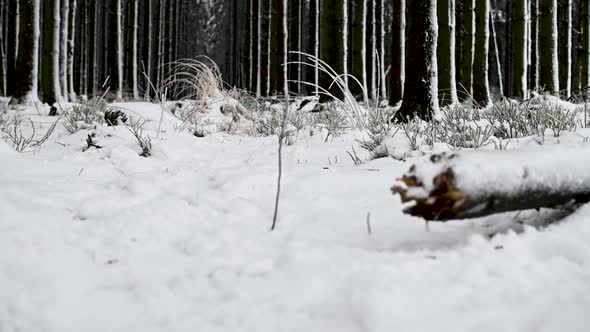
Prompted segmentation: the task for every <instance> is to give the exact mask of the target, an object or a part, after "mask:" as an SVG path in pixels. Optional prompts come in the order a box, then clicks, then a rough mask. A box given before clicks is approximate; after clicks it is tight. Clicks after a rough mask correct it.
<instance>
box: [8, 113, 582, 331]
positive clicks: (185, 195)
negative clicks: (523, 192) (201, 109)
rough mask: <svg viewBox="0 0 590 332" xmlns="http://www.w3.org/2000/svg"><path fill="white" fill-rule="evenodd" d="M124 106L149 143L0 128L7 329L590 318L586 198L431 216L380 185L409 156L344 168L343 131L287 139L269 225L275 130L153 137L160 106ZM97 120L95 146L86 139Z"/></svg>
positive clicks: (529, 327)
mask: <svg viewBox="0 0 590 332" xmlns="http://www.w3.org/2000/svg"><path fill="white" fill-rule="evenodd" d="M117 106H119V107H121V108H123V109H125V110H126V112H127V114H128V115H130V116H133V115H135V116H138V115H141V116H142V117H145V118H148V119H152V120H153V121H151V122H149V123H148V125H147V127H146V133H147V134H149V135H150V137H152V144H153V149H154V151H153V156H152V157H150V158H143V157H140V156H139V155H138V153H139V152H140V151H139V147H137V146H136V145H135V143H134V141H133V138H132V136H131V134H130V133H129V131H128V130H127V129H126V128H124V127H121V126H119V127H106V126H98V127H97V128H96V129H95V130H84V131H80V132H78V133H75V134H68V133H67V132H66V131H65V130H63V129H62V128H59V129H58V130H57V131H56V133H54V136H52V138H51V139H50V140H49V141H48V142H47V143H46V145H45V146H43V147H42V148H41V149H40V150H39V151H38V152H36V153H22V154H18V153H15V152H13V151H11V150H10V149H9V147H8V146H7V145H6V144H5V143H3V142H1V141H0V164H1V165H2V172H1V173H0V183H1V187H2V190H0V331H2V332H4V331H7V332H14V331H60V332H67V331H144V332H149V331H338V332H341V331H344V332H345V331H433V330H436V331H563V330H568V331H586V330H587V327H588V325H589V324H590V316H588V314H587V311H588V308H590V242H588V238H589V237H590V223H588V222H587V219H588V215H590V206H584V207H582V208H581V209H579V210H578V211H577V212H575V213H574V214H573V215H570V216H569V217H566V218H565V219H564V220H563V221H562V222H560V223H556V224H553V225H551V226H548V227H546V228H535V227H532V226H527V225H526V224H525V225H524V226H519V227H520V228H514V227H512V224H513V223H512V220H513V219H514V218H515V215H514V214H503V215H497V216H492V217H488V218H484V219H478V220H475V221H469V222H467V221H460V222H450V223H445V224H429V225H428V227H425V225H424V223H423V222H421V221H420V220H419V219H416V218H412V217H409V216H406V215H403V214H402V212H401V210H402V209H401V208H402V207H401V203H400V201H399V198H398V197H394V196H392V195H391V194H390V192H389V187H390V186H391V185H392V184H393V182H394V181H395V179H396V178H398V177H399V176H401V174H403V173H404V172H406V171H407V169H408V167H409V166H410V164H411V163H413V162H414V161H415V158H414V157H412V160H409V161H408V162H401V161H397V160H393V159H378V160H374V161H370V162H367V163H365V164H363V165H361V166H354V164H353V162H352V160H351V159H350V158H349V157H348V155H347V154H346V151H347V150H350V149H351V146H352V145H354V144H355V139H356V138H358V137H359V134H358V133H355V132H350V133H348V134H345V135H343V136H341V137H337V138H335V139H334V141H333V142H331V143H324V142H323V137H320V136H319V135H314V136H311V137H309V136H307V137H301V138H300V139H299V140H298V141H297V142H296V143H295V144H294V145H290V146H285V147H284V149H283V151H284V153H285V155H284V158H285V159H284V163H283V165H284V167H285V169H284V172H283V175H284V176H283V180H284V182H283V193H282V200H281V205H280V212H279V221H278V229H277V230H276V231H275V232H269V227H270V222H271V217H272V208H273V202H274V195H275V192H274V190H275V184H276V183H275V181H276V174H277V169H276V160H277V155H276V154H277V145H276V136H271V137H245V136H233V135H227V134H223V133H214V134H211V135H208V136H206V137H203V138H196V137H193V136H191V135H189V134H183V133H178V132H176V131H175V130H174V126H175V125H176V124H178V120H177V119H176V118H174V117H172V116H170V115H169V114H168V113H164V114H165V116H164V117H163V120H162V126H161V128H162V133H161V134H160V135H158V136H157V134H156V130H157V128H158V127H159V125H158V121H159V120H160V115H161V113H160V112H161V110H160V109H159V106H158V105H151V104H145V103H135V104H125V103H122V104H117ZM31 112H33V114H36V111H35V110H31ZM35 119H38V120H43V119H44V117H43V116H37V117H36V118H35ZM45 120H47V119H45ZM91 132H95V133H96V134H97V141H98V143H99V144H100V145H101V146H103V148H102V149H94V148H91V149H89V150H87V151H85V152H82V148H83V147H85V146H86V143H85V141H84V140H85V138H86V135H88V134H89V133H91ZM156 136H157V138H156ZM358 150H360V149H358V148H357V151H358ZM359 153H361V151H359ZM364 156H365V155H363V154H362V153H361V157H364ZM368 213H370V221H369V222H370V226H371V234H368V231H367V214H368ZM532 218H535V217H534V214H533V216H532ZM490 225H502V231H501V232H500V233H499V234H497V235H495V236H494V237H492V238H491V239H490V238H489V237H488V236H487V235H488V234H489V233H490V230H492V231H493V232H494V233H496V232H497V231H498V229H496V228H494V227H496V226H490Z"/></svg>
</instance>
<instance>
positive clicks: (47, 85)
mask: <svg viewBox="0 0 590 332" xmlns="http://www.w3.org/2000/svg"><path fill="white" fill-rule="evenodd" d="M59 1H60V0H46V1H45V2H44V5H43V9H44V10H43V50H42V51H43V52H42V54H43V55H42V58H41V59H42V61H43V62H42V67H41V69H42V73H41V86H42V96H43V102H45V103H47V104H49V105H53V104H54V103H55V102H56V101H58V100H59V96H60V91H61V90H60V87H59V78H60V76H59V37H60V34H59V24H60V17H59V14H60V9H61V8H60V4H59Z"/></svg>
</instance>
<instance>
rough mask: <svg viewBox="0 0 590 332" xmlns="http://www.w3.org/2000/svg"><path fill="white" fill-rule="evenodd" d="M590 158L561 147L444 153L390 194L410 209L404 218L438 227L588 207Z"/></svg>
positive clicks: (416, 168) (417, 169)
mask: <svg viewBox="0 0 590 332" xmlns="http://www.w3.org/2000/svg"><path fill="white" fill-rule="evenodd" d="M589 152H590V151H588V148H587V147H572V148H567V149H564V148H563V147H559V148H550V149H548V150H547V149H545V150H529V151H526V150H519V151H471V152H467V153H453V154H446V153H443V154H441V155H433V156H431V157H430V161H431V162H430V163H424V164H420V165H414V166H412V167H411V168H410V170H409V172H408V173H406V174H405V175H403V177H402V178H401V179H399V182H397V183H396V184H394V186H393V187H392V191H393V192H394V194H400V196H401V200H402V202H404V203H406V202H412V203H413V204H412V205H411V206H409V207H407V208H405V209H404V212H405V213H407V214H411V215H413V216H418V217H422V218H424V219H426V220H436V221H446V220H451V219H467V218H478V217H482V216H486V215H490V214H495V213H502V212H508V211H519V210H527V209H538V208H542V207H556V206H560V205H564V204H571V203H572V202H575V203H586V202H588V201H590V173H588V171H587V166H586V165H588V163H589V162H590V157H589V156H590V153H589ZM547 155H551V156H552V158H551V159H550V160H549V162H539V161H540V160H544V161H546V160H547V158H545V157H546V156H547ZM489 160H494V161H495V162H494V163H489V162H487V161H489ZM556 169H567V170H568V171H567V172H556V171H555V170H556Z"/></svg>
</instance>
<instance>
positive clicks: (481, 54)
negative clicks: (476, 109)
mask: <svg viewBox="0 0 590 332" xmlns="http://www.w3.org/2000/svg"><path fill="white" fill-rule="evenodd" d="M489 39H490V1H489V0H476V1H475V44H474V47H475V50H477V52H475V53H474V56H473V101H474V102H475V103H476V104H477V105H479V106H481V107H486V106H487V105H489V104H490V102H491V97H490V85H489V82H488V53H489V47H490V46H489Z"/></svg>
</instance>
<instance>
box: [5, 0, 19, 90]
mask: <svg viewBox="0 0 590 332" xmlns="http://www.w3.org/2000/svg"><path fill="white" fill-rule="evenodd" d="M19 3H20V1H16V0H8V13H7V20H6V21H7V22H6V25H7V29H8V31H6V46H7V48H6V88H7V90H8V95H11V96H12V95H14V84H15V82H16V80H17V78H16V77H15V70H16V59H17V51H18V46H19V45H18V43H19V27H20V23H19V17H20V15H19V12H20V11H19Z"/></svg>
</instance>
